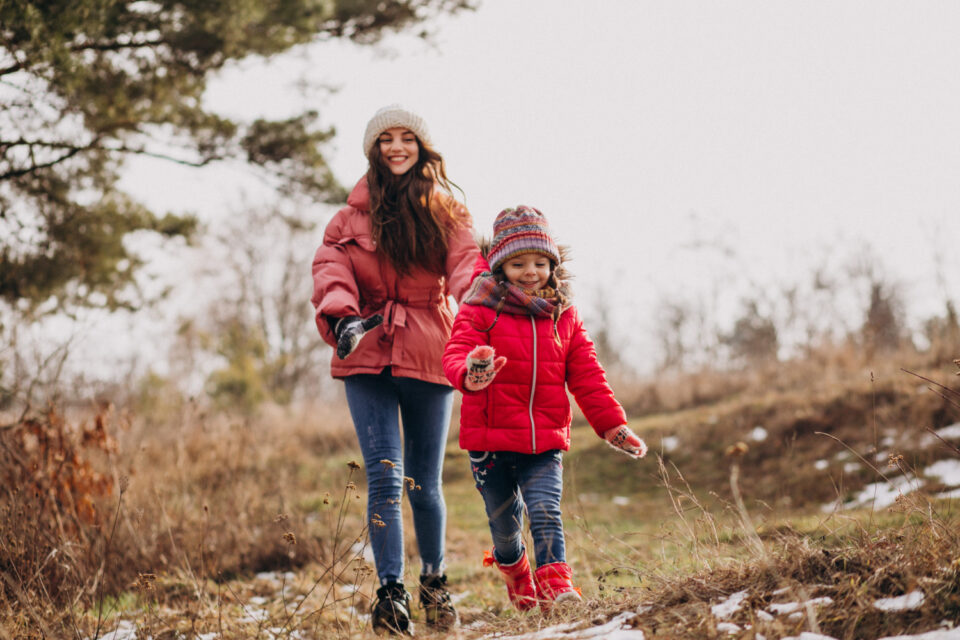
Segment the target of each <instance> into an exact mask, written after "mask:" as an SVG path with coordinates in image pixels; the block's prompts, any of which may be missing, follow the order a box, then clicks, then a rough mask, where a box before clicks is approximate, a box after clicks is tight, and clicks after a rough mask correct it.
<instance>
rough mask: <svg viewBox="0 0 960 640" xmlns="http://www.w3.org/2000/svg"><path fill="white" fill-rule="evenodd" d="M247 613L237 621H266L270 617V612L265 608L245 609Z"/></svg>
mask: <svg viewBox="0 0 960 640" xmlns="http://www.w3.org/2000/svg"><path fill="white" fill-rule="evenodd" d="M244 611H245V612H246V614H247V615H245V616H243V617H242V618H240V619H238V620H237V622H265V621H266V620H268V619H269V618H270V613H269V612H268V611H266V610H264V609H244Z"/></svg>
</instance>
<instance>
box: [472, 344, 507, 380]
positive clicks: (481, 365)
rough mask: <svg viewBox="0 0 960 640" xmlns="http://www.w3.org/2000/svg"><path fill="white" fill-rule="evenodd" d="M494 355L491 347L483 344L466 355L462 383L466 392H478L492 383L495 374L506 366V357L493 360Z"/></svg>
mask: <svg viewBox="0 0 960 640" xmlns="http://www.w3.org/2000/svg"><path fill="white" fill-rule="evenodd" d="M496 355H497V354H496V352H495V351H494V350H493V347H490V346H487V345H485V344H483V345H479V346H477V347H474V348H473V350H472V351H471V352H470V353H468V354H467V379H466V380H465V381H464V383H463V386H464V387H466V388H467V390H469V391H480V390H481V389H483V388H484V387H486V386H487V385H488V384H490V383H491V382H493V378H494V376H496V375H497V372H498V371H500V369H503V365H505V364H507V358H506V356H500V357H499V358H495V356H496Z"/></svg>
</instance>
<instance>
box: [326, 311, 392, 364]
mask: <svg viewBox="0 0 960 640" xmlns="http://www.w3.org/2000/svg"><path fill="white" fill-rule="evenodd" d="M382 323H383V315H382V314H379V313H375V314H373V315H372V316H370V317H369V318H367V319H365V320H363V319H361V318H360V317H359V316H346V317H344V318H340V319H339V320H337V322H336V324H335V325H333V333H334V334H335V335H336V336H337V357H338V358H340V359H341V360H344V359H346V357H347V356H349V355H350V354H351V353H353V350H354V349H356V348H357V345H358V344H360V338H362V337H363V336H364V334H365V333H366V332H367V331H370V330H371V329H373V328H374V327H379V326H380V324H382Z"/></svg>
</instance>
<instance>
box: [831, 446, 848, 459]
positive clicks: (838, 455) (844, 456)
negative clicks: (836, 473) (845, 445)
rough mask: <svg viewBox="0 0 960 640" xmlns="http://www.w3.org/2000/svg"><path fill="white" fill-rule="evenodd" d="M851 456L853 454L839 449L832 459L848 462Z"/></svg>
mask: <svg viewBox="0 0 960 640" xmlns="http://www.w3.org/2000/svg"><path fill="white" fill-rule="evenodd" d="M851 455H853V454H852V453H850V451H848V450H847V449H841V450H840V451H837V453H836V455H834V456H833V457H834V458H835V459H837V460H849V459H850V456H851Z"/></svg>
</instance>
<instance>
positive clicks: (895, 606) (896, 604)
mask: <svg viewBox="0 0 960 640" xmlns="http://www.w3.org/2000/svg"><path fill="white" fill-rule="evenodd" d="M923 600H924V596H923V592H922V591H911V592H909V593H905V594H903V595H902V596H897V597H895V598H880V599H879V600H877V601H876V602H874V603H873V606H874V608H876V609H880V610H881V611H906V610H908V609H919V608H920V605H922V604H923Z"/></svg>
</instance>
